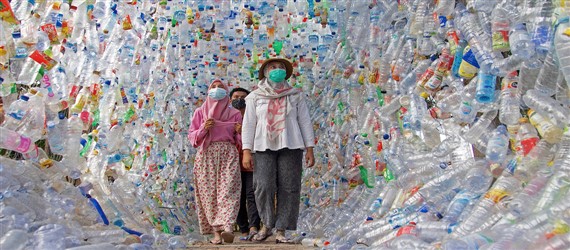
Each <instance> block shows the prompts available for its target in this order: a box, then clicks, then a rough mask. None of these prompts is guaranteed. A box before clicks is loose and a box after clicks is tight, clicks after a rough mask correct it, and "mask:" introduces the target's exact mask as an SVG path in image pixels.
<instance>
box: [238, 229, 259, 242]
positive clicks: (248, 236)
mask: <svg viewBox="0 0 570 250" xmlns="http://www.w3.org/2000/svg"><path fill="white" fill-rule="evenodd" d="M255 235H257V231H251V232H249V234H248V235H247V236H242V237H239V239H240V240H243V241H250V240H251V239H253V237H254V236H255Z"/></svg>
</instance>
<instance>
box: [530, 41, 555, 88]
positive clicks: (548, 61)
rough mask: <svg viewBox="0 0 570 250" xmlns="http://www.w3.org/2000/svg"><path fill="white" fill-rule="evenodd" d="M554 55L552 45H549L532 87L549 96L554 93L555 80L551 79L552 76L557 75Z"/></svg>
mask: <svg viewBox="0 0 570 250" xmlns="http://www.w3.org/2000/svg"><path fill="white" fill-rule="evenodd" d="M555 61H556V55H555V52H554V47H551V48H550V50H549V51H548V54H547V55H546V58H545V59H544V64H542V67H541V68H540V71H539V73H538V76H537V78H536V83H535V85H534V89H536V90H538V91H540V92H542V93H544V94H546V95H547V96H551V95H553V94H554V93H556V81H552V76H554V75H558V65H556V62H555Z"/></svg>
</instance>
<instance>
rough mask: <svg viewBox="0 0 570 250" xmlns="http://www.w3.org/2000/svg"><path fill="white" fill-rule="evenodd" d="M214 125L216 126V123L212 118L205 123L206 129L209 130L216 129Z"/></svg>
mask: <svg viewBox="0 0 570 250" xmlns="http://www.w3.org/2000/svg"><path fill="white" fill-rule="evenodd" d="M214 124H216V122H215V121H214V119H212V118H210V119H208V120H206V121H205V122H204V129H206V130H209V129H211V128H212V127H214Z"/></svg>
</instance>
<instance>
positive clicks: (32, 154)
mask: <svg viewBox="0 0 570 250" xmlns="http://www.w3.org/2000/svg"><path fill="white" fill-rule="evenodd" d="M0 131H1V133H0V140H1V141H0V145H1V147H2V148H5V149H9V150H14V151H16V152H19V153H22V154H23V155H24V157H25V158H27V159H37V158H38V157H39V152H38V147H37V146H36V145H35V144H34V141H32V139H30V138H29V137H26V136H23V135H21V134H19V133H18V132H16V131H13V130H10V129H7V128H5V127H0Z"/></svg>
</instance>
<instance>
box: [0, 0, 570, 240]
mask: <svg viewBox="0 0 570 250" xmlns="http://www.w3.org/2000/svg"><path fill="white" fill-rule="evenodd" d="M569 12H570V1H568V0H520V1H509V0H467V1H459V0H458V1H455V0H399V1H382V0H362V1H360V0H359V1H350V0H289V1H286V0H212V1H205V0H168V1H166V0H63V1H55V0H35V1H34V0H12V1H8V0H0V18H1V21H0V24H1V25H0V66H1V67H0V84H1V85H0V86H1V87H0V97H1V100H2V109H1V112H0V122H1V126H0V148H1V150H0V246H1V248H3V249H4V248H5V247H6V249H23V248H26V249H66V248H77V249H102V248H106V249H109V248H113V247H116V248H118V249H151V248H156V249H166V248H168V249H177V248H184V247H186V246H189V245H191V244H193V243H194V242H196V241H202V240H204V238H203V236H200V235H199V234H198V232H197V231H198V229H197V218H196V215H195V213H194V208H193V204H194V197H193V185H194V183H193V175H192V164H193V155H194V153H195V152H196V151H195V149H193V148H191V147H190V145H189V144H188V143H187V140H186V137H187V129H188V125H189V119H190V117H191V115H192V112H193V110H194V109H195V108H196V107H198V106H199V105H200V104H201V103H202V101H203V100H204V98H205V94H206V90H207V84H208V83H209V82H210V81H211V80H213V79H215V78H221V79H222V80H224V81H225V82H228V83H229V84H230V87H231V88H233V87H238V86H240V87H245V88H248V89H251V88H252V87H253V86H254V85H255V84H256V80H255V79H256V77H257V72H256V70H257V68H258V67H259V65H260V63H261V62H262V61H263V60H264V59H266V58H269V57H273V56H278V57H285V58H289V59H290V60H291V61H292V62H293V64H294V68H295V74H294V75H293V77H292V78H291V79H290V82H291V84H292V85H294V86H295V87H298V88H302V89H303V91H304V92H305V93H306V94H307V95H308V96H309V99H310V102H311V103H310V106H311V112H312V119H313V123H314V128H315V133H316V137H317V140H318V143H317V145H318V146H317V148H316V150H315V152H316V158H317V164H316V166H315V167H314V168H310V169H305V170H304V173H303V184H302V185H303V189H302V190H303V191H302V197H301V200H302V205H301V214H300V218H299V225H298V230H297V231H293V232H288V233H289V235H290V236H291V237H293V238H294V239H295V240H297V241H298V242H300V243H302V244H303V245H305V246H317V247H322V248H330V249H351V248H352V249H364V248H373V249H379V248H383V249H402V248H406V249H480V248H485V249H568V248H570V233H569V232H570V212H569V211H570V193H569V189H570V132H568V125H569V123H570V87H569V83H570V24H569V15H570V13H569Z"/></svg>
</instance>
